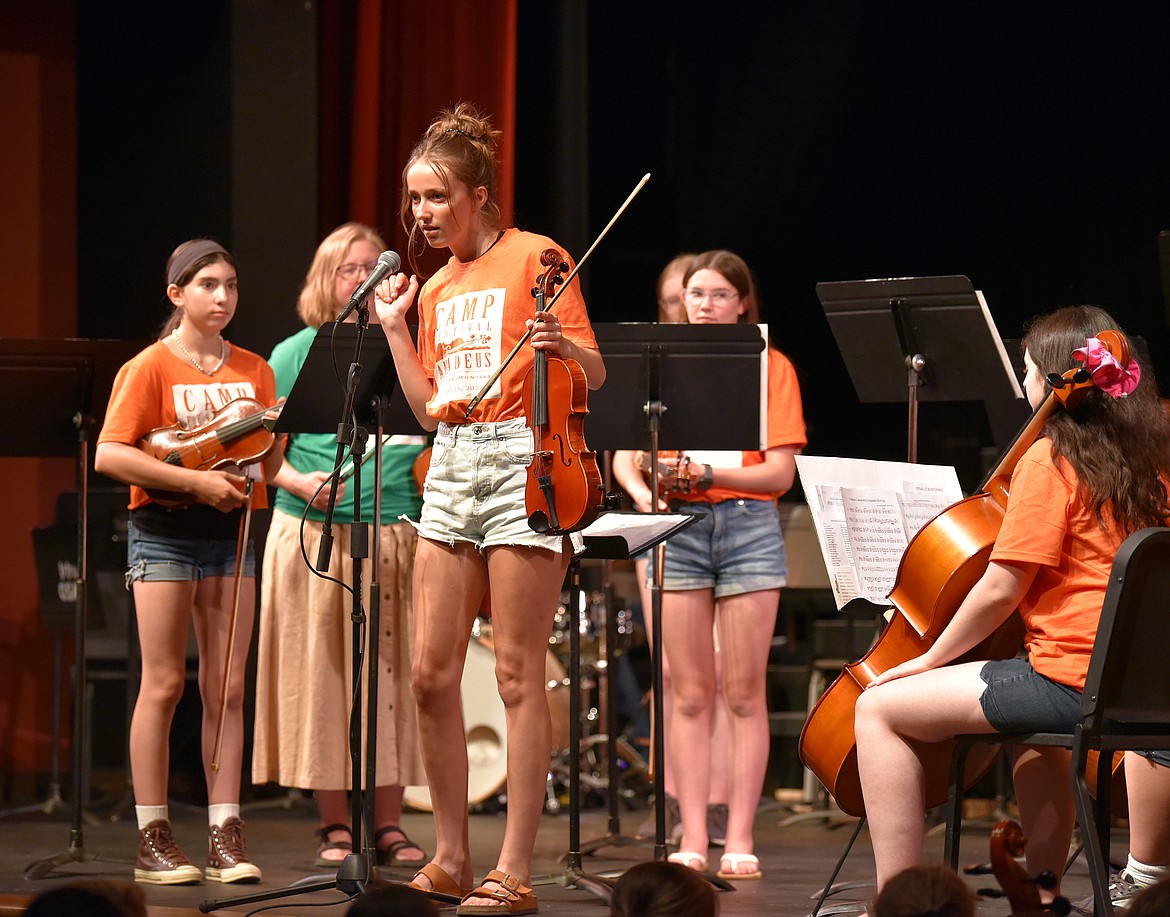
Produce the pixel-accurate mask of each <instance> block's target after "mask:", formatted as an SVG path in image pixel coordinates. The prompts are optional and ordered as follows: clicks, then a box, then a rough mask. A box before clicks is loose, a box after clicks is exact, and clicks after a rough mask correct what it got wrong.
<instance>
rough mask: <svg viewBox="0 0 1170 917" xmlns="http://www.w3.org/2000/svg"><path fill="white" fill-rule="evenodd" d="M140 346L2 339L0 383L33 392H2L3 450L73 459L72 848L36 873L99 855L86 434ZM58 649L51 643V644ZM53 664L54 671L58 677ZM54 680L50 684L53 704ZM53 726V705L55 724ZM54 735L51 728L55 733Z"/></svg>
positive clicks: (29, 873) (30, 874)
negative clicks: (89, 807) (92, 758)
mask: <svg viewBox="0 0 1170 917" xmlns="http://www.w3.org/2000/svg"><path fill="white" fill-rule="evenodd" d="M143 346H144V345H143V344H141V343H137V342H130V341H106V340H81V339H73V340H62V341H47V340H0V390H2V391H6V392H36V393H37V397H36V398H35V399H27V398H25V399H22V398H10V399H6V400H5V402H4V404H3V407H2V408H0V410H2V411H3V415H2V416H0V421H3V422H4V424H5V429H6V430H7V431H8V435H7V436H6V437H5V438H4V440H3V443H2V444H0V455H8V456H28V457H36V458H48V457H56V456H76V458H77V486H78V501H79V502H78V513H77V581H76V584H75V586H76V592H75V599H74V602H75V604H74V624H73V626H74V656H75V660H74V682H73V739H72V749H71V752H72V754H71V758H72V761H71V765H72V767H73V799H72V800H71V815H72V826H71V829H70V832H69V847H68V849H66V850H65V851H64V852H62V853H58V854H55V855H53V856H49V857H44V858H42V859H40V860H36V861H35V862H33V863H31V864H30V865H29V866H28V867H27V868H26V869H25V878H27V879H39V878H42V877H43V876H46V875H48V874H49V873H50V872H52V871H53V870H54V869H56V868H57V867H58V866H63V865H65V864H66V863H85V862H90V861H92V860H96V859H99V856H98V854H97V853H94V852H93V851H88V850H86V849H85V840H84V836H83V834H82V828H81V822H82V796H83V795H84V792H85V788H84V787H83V785H82V784H83V772H84V767H83V761H82V755H83V751H82V750H83V749H84V748H85V747H86V745H87V743H88V741H89V730H88V729H87V725H88V724H87V723H86V722H85V686H86V659H85V636H86V635H85V632H86V628H87V626H88V621H89V613H88V599H89V579H88V570H87V566H88V558H89V551H88V544H87V539H86V536H87V532H88V505H89V466H90V455H89V437H90V430H91V429H92V427H93V426H94V425H95V424H96V423H97V422H99V421H100V420H101V418H102V417H104V416H105V403H106V400H108V397H109V393H110V389H111V388H112V387H113V380H114V376H115V374H116V373H117V371H118V368H119V367H120V366H121V365H122V364H123V363H125V362H126V360H128V359H129V358H130V357H131V356H133V355H134V354H135V353H137V352H138V351H139V350H141V349H142V347H143ZM55 652H56V647H55ZM59 677H60V672H59V669H57V668H56V667H55V671H54V678H55V679H59ZM57 693H58V691H57V684H56V683H55V684H54V705H56V703H57V700H58V698H57V697H56V695H57ZM56 730H57V719H56V709H55V708H54V731H55V732H56ZM57 738H58V737H57V736H56V735H54V740H56V739H57ZM57 752H58V749H57V748H56V746H55V745H54V748H53V765H52V767H53V773H54V779H56V777H55V775H56V773H57ZM56 789H57V788H54V792H53V794H52V796H51V798H50V799H49V800H48V801H47V802H46V803H45V805H44V806H43V807H38V808H41V810H42V811H45V812H52V811H53V810H54V808H55V807H56V803H57V801H59V799H60V796H59V794H58V793H57V792H56Z"/></svg>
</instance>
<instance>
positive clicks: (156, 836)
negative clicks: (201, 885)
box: [134, 819, 203, 885]
mask: <svg viewBox="0 0 1170 917" xmlns="http://www.w3.org/2000/svg"><path fill="white" fill-rule="evenodd" d="M202 878H203V874H202V873H201V872H200V871H199V867H198V866H193V865H192V864H191V861H190V860H188V859H187V856H186V854H184V853H183V851H182V850H180V849H179V845H178V844H176V843H175V838H174V836H173V835H172V834H171V823H170V822H169V821H164V820H162V819H159V820H157V821H152V822H151V823H150V824H148V825H147V826H146V827H145V828H143V829H142V830H141V831H139V832H138V860H137V861H136V862H135V864H134V881H135V882H146V883H148V884H150V885H194V884H195V883H196V882H198V881H199V880H200V879H202Z"/></svg>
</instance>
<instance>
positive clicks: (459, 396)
mask: <svg viewBox="0 0 1170 917" xmlns="http://www.w3.org/2000/svg"><path fill="white" fill-rule="evenodd" d="M548 248H556V249H558V250H559V251H561V252H562V254H563V252H564V250H563V249H560V248H559V247H558V246H557V244H556V243H555V242H553V240H552V239H549V238H547V237H546V236H540V235H536V234H534V233H530V232H523V231H521V230H519V229H509V230H506V231H505V232H504V234H503V236H502V237H501V238H500V240H499V241H498V242H496V244H495V245H493V246H492V247H491V248H490V249H488V251H486V252H485V253H484V254H482V255H480V256H479V257H478V258H476V259H475V260H474V261H469V262H466V263H464V262H459V261H456V260H455V258H453V257H452V258H451V259H450V260H449V261H448V262H447V263H446V264H445V265H444V266H443V267H442V268H440V269H439V270H438V271H437V272H436V273H435V276H434V277H432V278H431V279H430V280H428V281H427V283H426V285H425V286H424V287H423V288H422V292H421V293H420V294H419V304H418V319H419V321H418V353H419V359H420V360H421V361H422V365H423V368H424V369H425V370H426V371H427V374H428V375H429V376H430V378H431V382H432V384H433V386H434V389H433V394H432V396H431V400H430V401H428V402H427V414H428V415H429V416H431V417H434V418H435V419H436V420H441V421H444V422H446V423H452V424H459V423H464V422H465V420H466V413H467V405H468V403H469V402H470V401H471V399H472V398H474V397H475V396H476V394H478V392H479V390H480V389H481V388H482V387H483V385H484V383H485V382H487V380H488V379H489V378H490V377H491V375H492V373H494V372H495V371H496V369H497V368H498V367H499V365H500V363H501V361H502V360H503V359H504V358H505V357H506V356H507V355H508V354H509V353H511V351H512V348H513V347H514V346H515V344H516V342H517V341H518V340H520V338H522V337H523V336H524V333H525V331H526V330H527V328H526V327H525V324H524V323H525V322H526V321H527V320H528V319H530V318H531V317H532V314H533V311H534V307H535V299H534V298H533V296H532V288H533V287H534V286H535V285H536V278H537V277H538V276H539V275H541V274H543V273H544V271H545V267H544V265H542V264H541V263H540V255H541V253H542V252H543V251H544V250H545V249H548ZM565 260H566V261H569V262H570V268H571V267H572V262H571V260H570V259H569V258H568V256H567V255H566V256H565ZM560 289H561V288H558V290H560ZM552 311H553V314H554V315H556V316H557V318H558V319H559V320H560V323H561V330H562V332H563V333H564V336H565V337H566V338H567V339H568V340H570V341H572V342H573V343H575V344H577V345H578V346H580V347H585V348H589V349H594V350H595V349H597V341H596V339H595V338H594V337H593V327H592V326H591V325H590V324H589V316H588V314H587V313H586V311H585V301H584V300H583V299H582V298H581V288H580V285H579V284H578V282H577V280H576V278H574V280H573V282H572V283H570V284H569V286H568V289H566V290H565V291H564V292H563V293H561V295H560V296H559V297H558V298H557V301H556V305H555V306H554V307H553V310H552ZM533 353H534V351H533V349H532V348H531V347H529V346H527V345H525V346H523V347H521V348H520V351H519V352H518V353H517V354H516V357H515V359H513V360H512V362H511V363H509V364H508V366H507V368H506V369H505V370H504V372H503V374H502V375H501V376H500V378H499V379H497V380H496V381H495V382H494V383H493V385H492V387H491V388H490V389H489V390H488V393H487V395H485V397H484V399H483V401H481V402H480V403H479V404H478V405H477V406H476V409H475V411H474V412H473V413H472V416H471V418H470V420H471V421H472V422H478V423H491V422H494V421H499V420H511V419H513V418H515V417H522V416H523V415H524V406H523V403H522V400H521V388H522V385H523V382H524V377H525V375H526V374H527V373H528V370H529V369H531V368H532V356H533Z"/></svg>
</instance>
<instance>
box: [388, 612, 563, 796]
mask: <svg viewBox="0 0 1170 917" xmlns="http://www.w3.org/2000/svg"><path fill="white" fill-rule="evenodd" d="M544 670H545V679H546V681H545V690H546V697H547V698H548V707H549V713H550V714H551V717H552V743H553V746H552V748H550V749H549V752H550V758H551V755H552V754H553V753H560V752H562V751H564V750H565V749H566V748H567V747H568V744H569V687H568V679H567V678H566V677H565V670H564V668H563V667H562V666H561V664H560V662H558V661H557V657H556V656H555V655H553V653H552V652H551V651H550V652H548V653H547V654H546V655H545V669H544ZM459 694H460V697H461V698H462V700H463V728H464V729H465V730H466V732H467V801H468V803H470V804H472V805H475V804H477V803H480V802H483V801H484V800H485V799H487V798H488V797H489V796H491V795H492V794H494V793H498V792H499V790H500V789H501V788H502V787H503V786H504V783H505V782H506V781H507V779H508V745H507V735H508V730H507V725H506V722H505V718H504V702H503V701H502V700H500V692H499V690H498V688H497V687H496V654H495V652H494V650H493V649H492V640H491V631H490V628H489V627H486V626H485V627H481V628H479V629H478V635H477V636H475V637H473V638H472V640H471V642H470V643H469V644H468V645H467V661H466V663H464V666H463V680H462V682H461V683H460V686H459ZM402 801H403V802H404V803H406V805H408V806H410V807H411V808H412V809H419V810H421V811H423V812H430V811H431V793H430V789H429V788H428V787H425V786H408V787H407V788H406V790H405V791H404V792H403V794H402Z"/></svg>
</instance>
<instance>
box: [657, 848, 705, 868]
mask: <svg viewBox="0 0 1170 917" xmlns="http://www.w3.org/2000/svg"><path fill="white" fill-rule="evenodd" d="M666 860H667V862H668V863H678V864H679V865H680V866H685V867H687V869H694V870H697V871H698V872H706V871H707V858H706V857H705V856H703V854H701V853H698V852H697V851H694V850H679V851H677V852H676V853H672V854H670V855H668V856H667V858H666ZM695 860H698V861H699V865H698V866H692V865H691V863H693V862H695Z"/></svg>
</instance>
